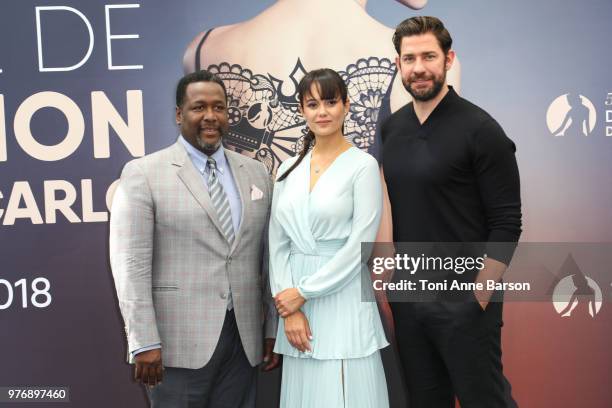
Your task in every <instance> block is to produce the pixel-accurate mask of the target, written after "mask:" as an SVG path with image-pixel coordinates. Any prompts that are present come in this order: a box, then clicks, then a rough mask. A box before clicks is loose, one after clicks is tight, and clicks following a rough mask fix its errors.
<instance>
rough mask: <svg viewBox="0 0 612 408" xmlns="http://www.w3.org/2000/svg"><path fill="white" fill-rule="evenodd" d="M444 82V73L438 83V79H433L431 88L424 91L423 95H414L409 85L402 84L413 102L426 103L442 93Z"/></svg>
mask: <svg viewBox="0 0 612 408" xmlns="http://www.w3.org/2000/svg"><path fill="white" fill-rule="evenodd" d="M444 82H446V72H444V75H443V76H442V78H441V80H439V81H438V78H436V77H435V76H434V77H433V85H432V87H431V88H430V89H429V90H428V91H426V92H425V93H416V92H414V91H413V90H412V89H411V88H410V83H407V84H404V88H406V90H407V91H408V93H409V94H410V95H411V96H412V98H413V99H414V100H415V101H419V102H427V101H431V100H432V99H434V98H435V97H436V96H438V95H439V94H440V91H442V87H443V86H444Z"/></svg>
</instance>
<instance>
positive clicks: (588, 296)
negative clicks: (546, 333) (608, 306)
mask: <svg viewBox="0 0 612 408" xmlns="http://www.w3.org/2000/svg"><path fill="white" fill-rule="evenodd" d="M601 305H602V294H601V289H600V288H599V285H598V284H597V283H596V282H595V281H594V280H593V279H591V278H589V277H588V276H586V275H583V274H582V273H576V274H573V275H570V276H566V277H565V278H563V279H561V280H560V281H559V283H557V286H555V289H554V292H553V306H554V307H555V310H556V311H557V313H558V314H560V315H561V317H580V316H586V315H587V314H588V315H590V316H591V317H595V315H596V314H597V313H599V311H600V310H601Z"/></svg>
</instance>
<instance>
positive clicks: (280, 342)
mask: <svg viewBox="0 0 612 408" xmlns="http://www.w3.org/2000/svg"><path fill="white" fill-rule="evenodd" d="M298 92H299V102H300V108H301V109H300V110H301V112H302V114H303V115H304V118H305V119H306V122H307V124H308V127H309V129H310V130H309V132H308V135H307V136H306V137H305V141H304V147H303V149H302V151H301V153H300V154H299V155H298V156H296V157H293V158H291V159H288V160H286V161H285V162H284V163H283V164H282V165H281V166H280V168H279V170H278V178H277V179H276V183H275V185H274V197H273V200H272V213H271V217H270V241H269V248H270V284H271V288H272V293H273V295H274V297H275V301H276V306H277V308H278V310H279V314H280V316H281V317H282V319H280V320H281V321H280V322H279V329H278V335H277V339H276V346H275V350H274V351H275V352H277V353H281V354H283V355H284V360H283V376H282V386H281V407H282V408H320V407H325V408H335V407H338V408H340V407H342V408H345V407H350V408H362V407H363V408H386V407H388V406H389V403H388V395H387V385H386V380H385V373H384V369H383V366H382V362H381V358H380V352H379V350H380V349H381V348H384V347H386V346H387V345H388V344H389V343H388V342H387V340H386V338H385V335H384V331H383V327H382V324H381V320H380V316H379V313H378V309H377V306H376V303H375V302H371V301H367V300H362V284H361V279H362V276H361V275H362V274H364V273H365V274H366V275H365V276H369V273H368V271H367V267H366V265H364V264H363V263H362V253H361V243H362V242H373V241H374V240H375V238H376V233H377V230H378V227H379V223H380V216H381V210H382V187H381V179H380V174H379V169H378V163H377V162H376V160H375V159H374V158H373V157H372V156H370V155H369V154H367V153H365V152H363V151H361V150H359V149H357V148H356V147H353V146H352V145H351V144H350V143H349V142H347V141H346V140H345V138H344V136H343V133H342V126H343V122H344V116H345V115H346V114H347V113H348V110H349V103H348V99H347V89H346V85H345V84H344V82H343V81H342V79H341V78H340V76H339V75H338V74H337V73H336V72H335V71H332V70H329V69H321V70H316V71H312V72H310V73H308V74H306V75H305V76H304V78H303V79H302V81H301V82H300V84H299V85H298ZM313 146H314V147H313ZM364 259H367V254H366V256H365V258H364ZM363 289H364V290H365V291H371V286H370V285H365V286H364V288H363ZM364 297H366V296H364ZM367 297H369V298H371V297H370V296H367Z"/></svg>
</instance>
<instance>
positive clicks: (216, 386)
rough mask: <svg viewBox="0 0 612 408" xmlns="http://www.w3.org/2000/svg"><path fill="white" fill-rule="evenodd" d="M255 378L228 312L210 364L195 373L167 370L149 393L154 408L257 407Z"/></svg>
mask: <svg viewBox="0 0 612 408" xmlns="http://www.w3.org/2000/svg"><path fill="white" fill-rule="evenodd" d="M162 359H163V349H162ZM256 376H257V369H256V368H254V367H251V364H250V363H249V361H248V359H247V357H246V354H245V353H244V349H243V347H242V343H241V341H240V335H239V333H238V327H237V325H236V318H235V316H234V312H233V311H228V312H227V314H226V315H225V321H224V322H223V329H222V330H221V335H220V336H219V342H218V343H217V347H216V348H215V351H214V353H213V355H212V357H211V359H210V361H209V362H208V363H207V364H206V365H205V366H204V367H202V368H199V369H195V370H193V369H188V368H174V367H166V368H165V370H164V379H163V382H162V383H161V384H160V385H157V386H156V387H154V388H151V389H149V388H147V393H148V395H149V400H150V401H151V407H152V408H254V407H255V390H256Z"/></svg>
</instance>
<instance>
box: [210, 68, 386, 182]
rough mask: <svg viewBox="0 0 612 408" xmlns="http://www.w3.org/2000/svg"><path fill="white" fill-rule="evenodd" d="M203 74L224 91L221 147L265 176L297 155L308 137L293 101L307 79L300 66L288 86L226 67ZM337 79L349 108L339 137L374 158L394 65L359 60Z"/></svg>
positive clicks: (259, 75) (296, 105)
mask: <svg viewBox="0 0 612 408" xmlns="http://www.w3.org/2000/svg"><path fill="white" fill-rule="evenodd" d="M207 69H208V70H209V71H210V72H212V73H214V74H216V75H217V76H219V77H220V78H221V79H222V80H223V83H224V84H225V87H226V89H227V95H228V104H229V105H228V115H229V124H230V130H229V134H228V135H227V136H226V137H225V145H226V147H228V148H230V149H233V150H236V151H238V152H242V153H244V154H247V155H250V156H251V157H254V158H255V159H257V160H259V161H261V162H262V163H264V164H265V165H266V167H267V168H268V171H269V172H270V173H272V174H274V173H276V170H277V169H278V166H279V165H280V164H281V163H282V162H283V161H284V160H285V159H286V158H288V157H290V156H294V155H295V154H297V153H298V152H299V151H300V149H301V147H302V143H303V139H304V135H305V134H306V131H307V130H306V123H305V121H304V118H303V117H302V115H301V114H300V112H299V110H298V107H299V102H298V99H297V98H298V97H297V84H298V82H299V79H301V78H302V76H304V74H305V73H306V70H305V69H304V67H303V65H302V62H301V61H300V60H299V59H298V60H297V62H296V64H295V67H294V68H293V70H292V71H291V74H290V75H289V78H290V80H291V82H292V83H290V84H286V83H284V81H282V80H279V79H277V78H275V77H273V76H272V75H269V74H268V75H262V74H254V73H253V72H252V71H251V70H249V69H246V68H243V67H241V66H240V65H236V64H234V65H230V64H228V63H225V62H224V63H221V64H218V65H210V66H209V67H208V68H207ZM339 74H340V76H341V77H342V78H343V79H344V81H345V82H346V84H347V86H348V97H349V101H350V103H351V105H350V112H349V113H348V115H347V117H346V120H345V123H344V135H345V137H346V138H347V140H349V141H350V142H352V143H353V144H354V145H355V146H357V147H359V148H360V149H363V150H365V151H368V152H370V153H371V154H373V155H374V156H375V157H376V156H377V151H378V149H377V148H378V146H377V144H378V143H379V141H377V139H378V137H377V132H376V129H377V126H378V124H379V123H381V122H382V120H384V117H383V116H385V117H386V116H387V115H388V114H390V108H389V92H390V87H391V84H392V82H393V79H394V78H395V74H396V68H395V65H394V64H393V63H392V62H391V61H390V60H389V59H387V58H376V57H370V58H360V59H359V60H357V62H356V63H355V64H351V65H349V66H348V67H347V68H346V70H344V71H339ZM381 113H383V114H382V115H381ZM377 158H378V157H377Z"/></svg>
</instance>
